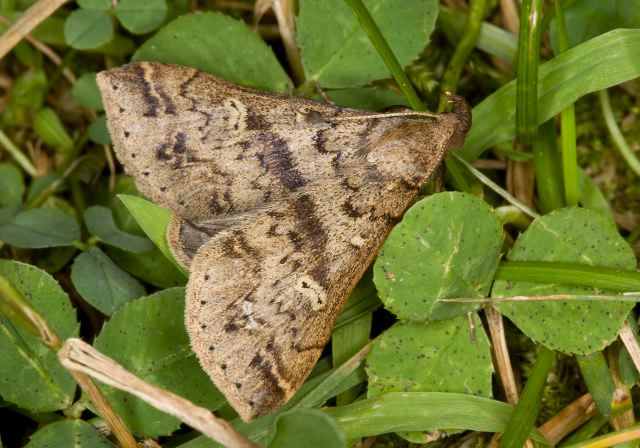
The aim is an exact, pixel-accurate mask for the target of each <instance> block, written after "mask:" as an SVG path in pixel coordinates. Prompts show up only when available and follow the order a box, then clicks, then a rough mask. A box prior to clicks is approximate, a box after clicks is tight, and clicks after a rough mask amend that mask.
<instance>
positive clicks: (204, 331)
mask: <svg viewBox="0 0 640 448" xmlns="http://www.w3.org/2000/svg"><path fill="white" fill-rule="evenodd" d="M425 126H431V128H429V127H425ZM438 129H439V128H436V127H435V126H434V124H433V123H432V124H430V125H427V124H425V125H422V126H418V127H416V126H415V124H414V123H412V122H407V123H404V124H400V125H397V126H396V127H394V128H392V129H390V130H389V131H387V133H386V134H384V135H383V136H382V137H381V138H380V139H379V140H377V141H373V142H371V145H370V147H369V148H367V149H366V157H365V158H364V159H363V160H362V161H361V162H360V163H354V164H353V165H351V166H349V167H345V170H344V172H343V175H344V177H343V178H342V179H340V180H337V179H333V178H329V179H324V180H322V181H319V182H317V183H315V184H311V185H309V186H306V187H304V188H302V189H300V190H299V191H297V192H296V193H294V194H292V195H290V196H288V197H287V198H285V199H284V200H283V201H280V202H278V203H273V204H272V205H271V207H270V208H269V209H268V210H265V211H263V212H261V213H259V214H257V215H256V216H254V219H252V220H251V221H248V222H246V223H243V224H240V225H238V226H235V227H231V228H229V229H227V230H225V231H223V232H221V233H220V234H218V235H217V236H215V237H213V238H212V239H211V240H209V241H208V242H206V243H205V244H204V245H203V246H202V247H201V248H200V249H199V250H198V252H197V254H196V256H195V258H194V259H193V261H192V264H191V277H190V281H189V285H188V288H187V305H186V311H185V319H186V323H187V330H188V332H189V337H190V340H191V342H192V348H193V350H194V352H195V353H196V354H197V356H198V359H199V360H200V363H201V365H202V366H203V368H204V370H205V371H206V372H207V373H208V374H209V375H210V376H211V378H212V380H213V381H214V382H215V384H216V385H217V386H218V388H219V389H220V390H221V391H222V392H223V393H224V394H225V396H226V397H227V399H228V400H229V402H230V403H231V404H232V405H233V407H234V408H235V409H236V410H237V411H238V413H239V414H240V416H241V417H242V418H243V419H244V420H252V419H254V418H256V417H259V416H261V415H264V414H266V413H268V412H271V411H273V410H274V409H276V408H277V407H279V406H280V405H282V404H283V403H285V402H286V401H287V400H288V399H289V398H290V397H291V396H292V395H293V393H294V392H295V391H296V390H297V389H298V388H299V387H300V385H301V384H302V383H303V382H304V380H305V379H306V377H307V376H308V375H309V373H310V372H311V370H312V369H313V367H314V365H315V363H316V361H317V359H318V357H319V356H320V354H321V352H322V350H323V347H324V346H325V345H326V343H327V341H328V339H329V337H330V334H331V329H332V327H333V323H334V321H335V319H336V317H337V315H338V313H339V312H340V310H341V309H342V307H343V305H344V302H345V300H346V299H347V297H348V295H349V293H350V292H351V290H352V289H353V287H354V286H355V284H356V283H357V281H358V280H359V279H360V277H361V276H362V274H363V272H364V270H365V269H366V268H367V267H368V265H369V264H370V263H371V261H372V259H373V257H374V256H375V254H376V253H377V250H378V248H379V247H380V245H381V244H382V242H383V241H384V239H385V238H386V236H387V234H388V233H389V231H390V229H391V227H392V226H393V224H394V223H395V222H396V220H397V219H398V218H399V217H400V216H401V214H402V212H403V211H404V210H405V209H406V208H407V207H408V206H409V205H410V204H411V202H412V201H413V200H414V198H415V196H416V194H417V192H418V189H419V187H420V186H421V185H422V184H423V182H424V181H425V180H426V179H428V178H429V177H430V176H431V175H432V174H433V172H434V171H435V170H436V169H437V167H438V165H439V163H440V161H441V160H442V159H443V157H444V156H445V155H446V154H447V152H448V150H449V148H448V143H449V139H450V138H451V137H452V136H453V135H454V134H455V132H454V130H453V128H450V129H447V130H446V131H445V134H446V135H447V137H446V138H441V139H440V140H437V141H436V142H431V144H430V145H429V149H428V150H425V151H424V153H420V152H418V153H411V152H409V153H407V146H406V145H407V144H409V145H411V144H416V143H418V142H419V141H421V140H422V139H423V138H424V136H425V133H424V132H422V131H427V134H426V135H427V136H428V135H429V132H428V131H433V132H435V133H436V134H437V132H439V130H438ZM437 130H438V131H437ZM436 131H437V132H436ZM433 132H432V133H433ZM425 153H426V154H428V157H425V155H426V154H425Z"/></svg>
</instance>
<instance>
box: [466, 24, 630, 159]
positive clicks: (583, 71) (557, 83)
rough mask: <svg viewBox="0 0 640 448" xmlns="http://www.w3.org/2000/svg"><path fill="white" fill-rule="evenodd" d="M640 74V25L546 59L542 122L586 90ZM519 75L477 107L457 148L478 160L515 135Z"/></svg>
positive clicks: (540, 76) (542, 80) (542, 78)
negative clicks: (516, 95)
mask: <svg viewBox="0 0 640 448" xmlns="http://www.w3.org/2000/svg"><path fill="white" fill-rule="evenodd" d="M639 76H640V29H619V30H613V31H610V32H608V33H605V34H602V35H600V36H598V37H595V38H593V39H590V40H588V41H587V42H585V43H583V44H581V45H577V46H575V47H573V48H571V49H569V50H568V51H566V52H564V53H562V54H561V55H558V56H556V57H555V58H553V59H552V60H551V61H549V62H547V63H545V64H542V65H541V66H540V70H539V73H538V111H539V113H538V123H544V122H545V121H547V120H549V119H551V118H553V117H554V116H556V115H558V114H559V113H560V111H561V110H562V109H564V108H565V107H567V106H568V105H569V104H572V103H574V102H575V101H576V99H578V98H580V97H581V96H583V95H586V94H587V93H591V92H595V91H598V90H601V89H604V88H607V87H611V86H614V85H617V84H620V83H623V82H625V81H628V80H630V79H634V78H637V77H639ZM515 84H516V83H515V81H512V82H510V83H508V84H506V85H505V86H503V87H502V88H500V89H499V90H497V91H496V92H495V93H493V94H492V95H491V96H489V97H488V98H487V99H485V100H484V101H482V102H481V103H480V104H478V105H477V106H476V107H474V108H473V127H472V128H471V131H470V132H469V134H468V135H467V139H466V142H465V145H464V146H463V147H462V149H461V150H460V151H458V154H459V155H460V156H462V157H464V159H465V160H467V161H474V160H476V159H477V158H478V157H479V156H480V154H482V152H483V151H485V150H486V149H487V148H489V147H491V146H493V145H497V144H498V143H501V142H505V141H507V140H510V139H512V138H513V137H514V136H515V113H514V110H515V87H516V85H515Z"/></svg>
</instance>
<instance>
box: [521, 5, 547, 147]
mask: <svg viewBox="0 0 640 448" xmlns="http://www.w3.org/2000/svg"><path fill="white" fill-rule="evenodd" d="M541 14H542V1H541V0H524V1H523V2H522V6H521V8H520V32H519V35H518V57H517V62H516V63H517V68H516V73H517V78H516V135H517V136H518V141H520V142H521V143H533V141H534V140H535V139H536V136H537V135H538V65H539V59H540V27H539V19H540V18H541Z"/></svg>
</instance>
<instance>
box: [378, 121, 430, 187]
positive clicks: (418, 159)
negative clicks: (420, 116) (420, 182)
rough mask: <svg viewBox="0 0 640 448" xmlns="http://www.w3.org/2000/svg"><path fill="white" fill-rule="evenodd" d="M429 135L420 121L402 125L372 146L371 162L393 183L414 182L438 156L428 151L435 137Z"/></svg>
mask: <svg viewBox="0 0 640 448" xmlns="http://www.w3.org/2000/svg"><path fill="white" fill-rule="evenodd" d="M429 131H430V128H429V127H425V126H424V122H421V121H418V120H407V121H405V122H403V123H400V124H398V125H397V126H394V127H393V128H391V129H389V130H387V131H386V132H385V133H384V134H382V135H381V136H380V137H378V138H377V139H376V140H375V141H373V142H372V143H371V150H370V152H369V154H368V155H367V161H368V162H369V163H371V164H373V165H375V166H376V168H377V169H378V171H379V172H380V174H382V175H383V176H385V177H388V178H390V179H397V178H406V179H414V178H415V177H416V176H418V175H420V173H423V172H424V171H425V164H426V163H429V161H430V160H432V159H433V157H434V156H435V154H434V153H433V149H431V150H429V149H428V148H429V142H430V140H431V137H432V136H431V135H430V134H431V133H430V132H429Z"/></svg>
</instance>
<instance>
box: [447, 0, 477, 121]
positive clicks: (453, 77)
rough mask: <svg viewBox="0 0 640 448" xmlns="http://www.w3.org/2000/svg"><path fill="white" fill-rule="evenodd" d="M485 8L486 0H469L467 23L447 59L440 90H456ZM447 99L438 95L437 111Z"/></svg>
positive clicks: (475, 39) (452, 91)
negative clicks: (453, 50) (450, 55)
mask: <svg viewBox="0 0 640 448" xmlns="http://www.w3.org/2000/svg"><path fill="white" fill-rule="evenodd" d="M486 10H487V2H486V0H471V5H470V8H469V14H468V15H467V23H466V26H465V29H464V33H463V34H462V37H461V38H460V40H459V42H458V45H457V46H456V50H455V52H454V53H453V56H452V57H451V59H450V60H449V64H448V65H447V70H446V71H445V72H444V75H443V77H442V83H441V85H442V92H443V93H444V92H451V93H455V92H456V90H457V88H456V87H457V85H458V80H459V79H460V74H461V73H462V67H464V64H465V63H466V62H467V58H468V57H469V54H470V53H471V50H473V47H474V45H475V43H476V41H477V40H478V36H479V35H480V29H481V26H482V19H483V18H484V14H485V11H486ZM447 104H448V102H447V99H446V96H445V95H444V94H443V95H441V96H440V104H439V106H438V111H439V112H442V111H444V110H445V108H446V107H447Z"/></svg>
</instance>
